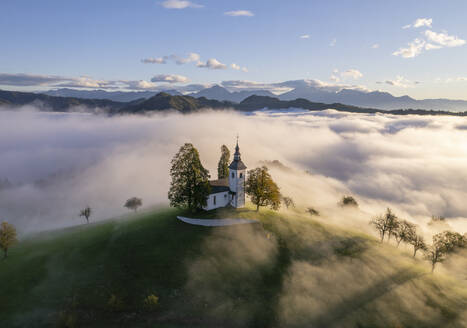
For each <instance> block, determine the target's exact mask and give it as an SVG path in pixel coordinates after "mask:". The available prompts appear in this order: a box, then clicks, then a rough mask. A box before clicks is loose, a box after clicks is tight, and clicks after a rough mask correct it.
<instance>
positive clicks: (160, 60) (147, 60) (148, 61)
mask: <svg viewBox="0 0 467 328" xmlns="http://www.w3.org/2000/svg"><path fill="white" fill-rule="evenodd" d="M167 59H168V56H164V57H157V58H144V59H141V62H142V63H144V64H166V63H167Z"/></svg>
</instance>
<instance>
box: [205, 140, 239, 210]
mask: <svg viewBox="0 0 467 328" xmlns="http://www.w3.org/2000/svg"><path fill="white" fill-rule="evenodd" d="M245 175H246V165H245V164H243V162H242V160H241V158H240V148H239V147H238V140H237V146H236V147H235V154H234V159H233V162H232V163H231V164H230V166H229V177H228V178H226V179H219V180H211V181H209V184H210V186H211V193H210V194H209V196H208V199H207V204H206V206H205V207H203V209H205V210H207V211H209V210H213V209H215V208H219V207H226V206H229V205H230V206H232V207H235V208H240V207H244V206H245Z"/></svg>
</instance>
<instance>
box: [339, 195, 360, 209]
mask: <svg viewBox="0 0 467 328" xmlns="http://www.w3.org/2000/svg"><path fill="white" fill-rule="evenodd" d="M340 205H341V206H354V207H358V203H357V201H356V200H355V198H353V197H352V196H344V197H342V200H341V202H340Z"/></svg>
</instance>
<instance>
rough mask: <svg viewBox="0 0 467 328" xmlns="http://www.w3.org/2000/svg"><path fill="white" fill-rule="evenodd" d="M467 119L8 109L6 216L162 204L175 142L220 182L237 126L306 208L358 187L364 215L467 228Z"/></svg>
mask: <svg viewBox="0 0 467 328" xmlns="http://www.w3.org/2000/svg"><path fill="white" fill-rule="evenodd" d="M466 125H467V119H464V118H456V117H434V116H433V117H432V116H390V115H361V114H350V113H339V112H335V111H332V110H329V111H324V112H315V113H309V112H304V111H296V112H292V113H283V112H258V113H255V114H253V115H243V114H239V113H236V112H231V111H224V112H210V111H208V112H203V113H199V114H193V115H180V114H175V113H171V114H161V115H154V116H151V117H143V116H128V117H125V116H122V117H112V118H109V117H103V116H95V115H90V114H51V113H43V112H42V113H41V112H35V111H32V110H31V109H29V110H27V109H24V110H23V111H19V112H12V111H5V110H4V111H1V112H0V154H1V158H2V161H1V162H0V182H1V183H0V185H1V186H2V187H1V190H0V196H1V197H0V218H1V219H6V220H8V221H10V222H12V223H14V224H16V225H17V226H18V228H19V230H20V231H21V232H22V233H26V232H30V231H35V230H42V229H47V228H52V227H59V226H68V225H74V224H78V223H81V221H80V219H79V218H78V217H77V214H78V212H79V209H80V208H82V207H84V206H86V205H89V206H91V207H92V208H93V209H94V215H93V217H92V218H91V220H99V219H104V218H107V217H111V216H115V215H119V214H123V213H126V211H125V209H124V208H123V203H124V201H125V200H126V199H128V198H130V197H133V196H137V197H141V198H143V202H144V205H145V206H151V205H157V204H167V190H168V187H169V175H168V172H169V165H170V160H171V158H172V156H173V155H174V154H175V153H176V152H177V150H178V148H179V147H180V146H181V145H182V144H183V143H185V142H191V143H193V144H194V145H195V146H196V147H197V148H198V149H199V151H200V154H201V158H202V161H203V164H204V165H205V166H206V167H207V168H208V169H209V170H210V172H211V174H212V177H213V178H215V172H216V165H217V161H218V158H219V155H220V153H219V152H220V150H219V148H220V146H221V145H222V144H226V145H227V146H229V147H230V148H231V149H232V148H233V146H234V142H235V136H236V134H237V132H238V133H239V135H240V147H241V152H242V156H243V159H244V161H245V163H246V165H247V166H248V167H249V168H254V167H255V166H257V165H258V163H259V162H260V161H262V160H279V161H281V162H282V163H283V164H284V165H286V166H288V167H290V168H292V169H293V172H294V173H293V174H287V173H283V172H281V171H277V170H274V169H273V171H272V172H273V174H274V175H275V177H276V179H277V180H278V183H279V185H280V186H281V188H282V191H283V192H284V194H289V195H292V196H293V197H294V198H295V200H296V202H297V203H298V204H299V205H301V206H308V205H310V206H311V205H312V206H316V207H318V208H319V209H322V210H324V211H326V209H328V208H332V207H333V206H334V207H335V204H336V203H337V201H338V200H339V198H340V197H341V196H342V195H343V194H353V195H354V196H355V197H356V198H357V199H358V201H359V203H360V207H361V209H362V210H363V211H365V213H368V217H364V218H362V222H367V220H368V219H369V217H370V216H371V215H373V214H378V213H380V212H381V211H383V210H384V208H385V207H386V206H391V207H393V208H394V209H395V210H396V212H397V213H398V214H400V215H401V216H403V217H407V218H409V219H412V220H418V221H424V220H425V221H427V220H428V219H429V218H430V217H431V215H442V216H446V217H448V218H450V219H451V221H450V224H451V225H452V226H453V227H455V228H456V229H458V230H460V231H464V232H465V231H466V230H465V226H466V225H465V222H466V217H467V205H466V203H465V199H466V198H467V187H466V186H467V171H466V170H465V163H466V162H467V148H466V142H465V140H466V133H467V132H466V129H465V128H464V127H465V126H466ZM200 127H202V128H200ZM306 171H307V172H308V173H305V172H306ZM5 179H8V182H6V181H5Z"/></svg>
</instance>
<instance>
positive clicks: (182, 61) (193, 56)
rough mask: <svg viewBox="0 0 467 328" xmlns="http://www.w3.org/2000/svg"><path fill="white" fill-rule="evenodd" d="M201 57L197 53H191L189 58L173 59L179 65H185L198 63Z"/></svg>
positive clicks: (175, 57) (174, 57) (173, 57)
mask: <svg viewBox="0 0 467 328" xmlns="http://www.w3.org/2000/svg"><path fill="white" fill-rule="evenodd" d="M200 58H201V57H200V55H199V54H197V53H195V52H190V53H189V54H188V56H187V57H185V58H180V57H177V56H175V55H172V59H174V60H175V62H176V63H177V64H178V65H183V64H186V63H192V62H197V61H199V59H200Z"/></svg>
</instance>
